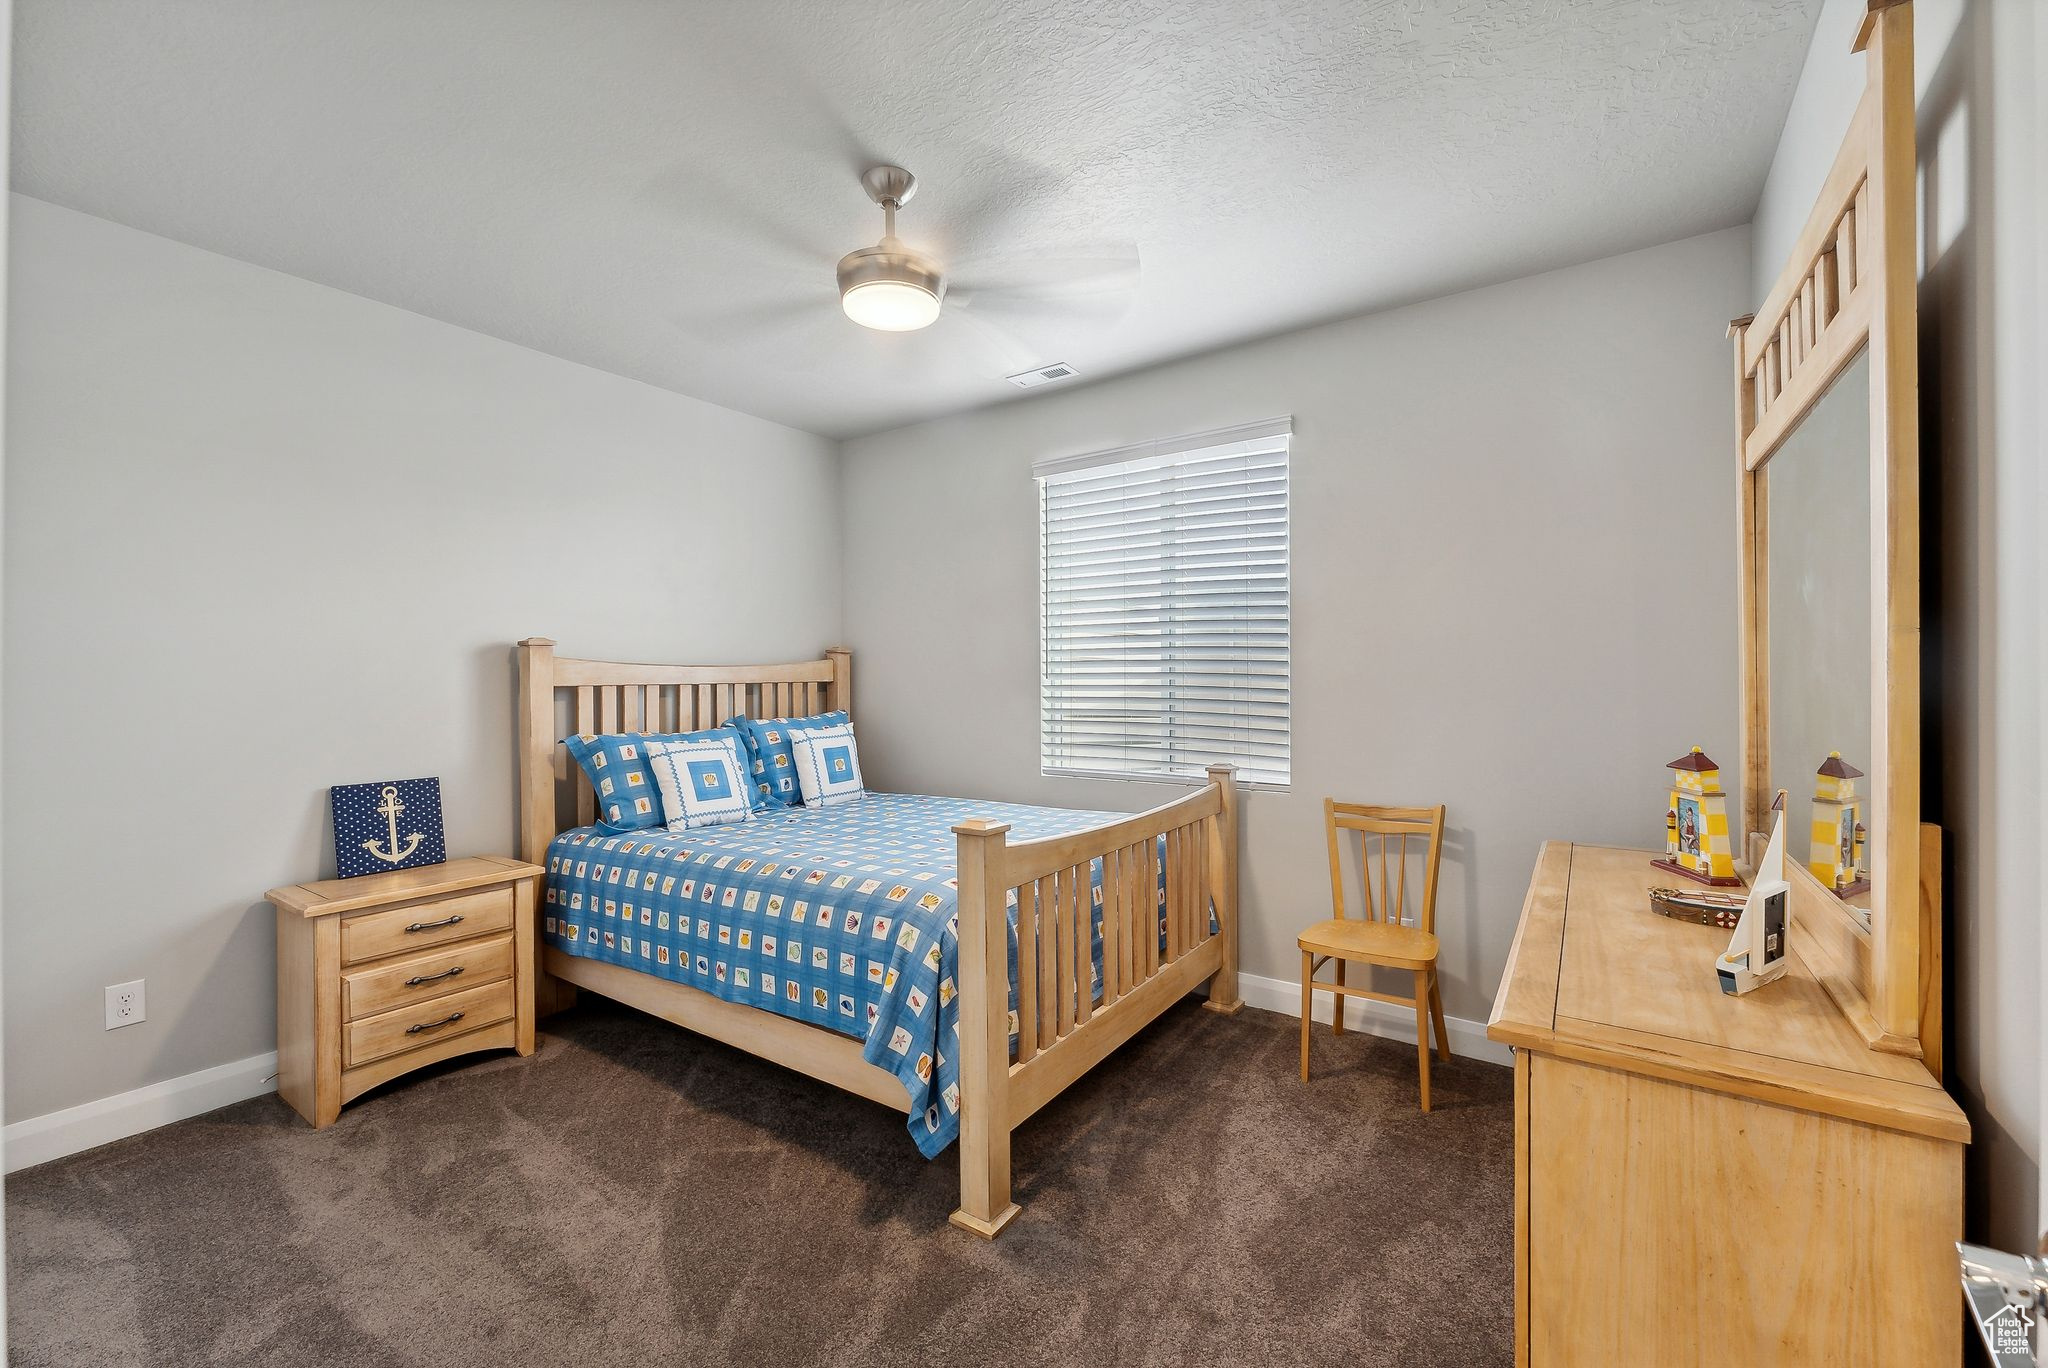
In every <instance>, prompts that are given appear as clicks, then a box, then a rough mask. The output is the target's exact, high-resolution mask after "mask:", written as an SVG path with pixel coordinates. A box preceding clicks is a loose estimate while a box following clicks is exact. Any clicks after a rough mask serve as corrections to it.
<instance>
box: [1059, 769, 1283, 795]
mask: <svg viewBox="0 0 2048 1368" xmlns="http://www.w3.org/2000/svg"><path fill="white" fill-rule="evenodd" d="M1038 772H1039V774H1040V775H1041V776H1042V777H1044V778H1047V779H1109V780H1113V781H1115V782H1117V783H1120V784H1162V785H1172V786H1174V787H1178V788H1201V787H1202V786H1203V785H1205V784H1207V783H1208V782H1209V781H1208V780H1207V779H1198V778H1195V777H1194V776H1192V775H1186V774H1120V773H1118V772H1117V771H1115V770H1086V769H1046V768H1045V767H1044V766H1042V765H1041V766H1040V767H1039V770H1038ZM1237 787H1238V789H1239V790H1240V791H1241V792H1246V793H1288V792H1291V791H1292V790H1293V788H1294V784H1293V781H1292V780H1289V781H1287V782H1285V783H1280V782H1277V781H1275V780H1271V779H1240V780H1238V781H1237Z"/></svg>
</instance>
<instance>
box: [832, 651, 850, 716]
mask: <svg viewBox="0 0 2048 1368" xmlns="http://www.w3.org/2000/svg"><path fill="white" fill-rule="evenodd" d="M825 659H827V660H829V661H831V662H832V689H831V692H830V694H829V696H828V697H827V699H826V701H825V711H826V712H843V713H847V714H849V715H851V714H852V712H853V652H852V651H850V650H848V649H847V648H846V647H844V646H827V647H826V648H825Z"/></svg>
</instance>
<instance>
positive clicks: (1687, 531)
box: [841, 229, 1749, 1019]
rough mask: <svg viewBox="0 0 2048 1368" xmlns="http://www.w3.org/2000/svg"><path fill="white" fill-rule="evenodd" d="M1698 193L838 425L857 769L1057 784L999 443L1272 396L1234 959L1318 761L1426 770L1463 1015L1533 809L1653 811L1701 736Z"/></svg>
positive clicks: (1365, 768) (1734, 250)
mask: <svg viewBox="0 0 2048 1368" xmlns="http://www.w3.org/2000/svg"><path fill="white" fill-rule="evenodd" d="M1748 281H1749V253H1748V242H1747V233H1746V232H1745V231H1744V230H1742V229H1733V230H1728V231H1725V232H1720V233H1714V234H1710V235H1707V236H1704V237H1699V238H1693V239H1690V240H1687V241H1684V242H1679V243H1673V244H1671V245H1668V246H1664V247H1658V248H1653V249H1651V250H1648V251H1643V252H1637V253H1633V254H1631V255H1628V256H1623V257H1617V258H1613V259H1609V260H1605V261H1600V262H1595V263H1593V264H1591V265H1586V266H1580V267H1574V268H1572V269H1569V270H1563V271H1557V272H1553V273H1551V274H1548V275H1542V276H1537V277H1534V278H1531V279H1526V280H1520V281H1515V282H1513V283H1510V284H1506V285H1500V286H1495V287H1492V288H1488V289H1483V290H1476V291H1473V292H1471V293H1468V294H1463V295H1457V296H1454V297H1451V298H1447V299H1440V300H1436V301H1432V302H1430V303H1426V304H1420V305H1416V306H1413V307H1410V308H1405V309H1400V310H1396V311H1393V312H1389V313H1384V314H1378V315H1373V316H1369V317H1365V318H1359V319H1353V320H1349V321H1346V322H1342V323H1336V324H1331V325H1328V326H1325V327H1320V328H1315V329H1311V330H1308V331H1304V332H1299V333H1294V334H1290V335H1288V336H1284V337H1279V338H1275V339H1271V340H1268V341H1263V342H1257V343H1253V344H1250V345H1246V346H1241V347H1236V348H1232V349H1231V350H1229V351H1226V352H1222V353H1218V354H1215V355H1212V356H1207V357H1202V358H1198V359H1195V360H1191V361H1185V362H1181V363H1177V364H1174V365H1170V366H1165V367H1161V368H1159V369H1156V370H1152V371H1148V372H1143V373H1140V374H1137V375H1133V376H1129V377H1123V378H1118V379H1114V380H1110V381H1106V382H1104V383H1102V384H1099V385H1094V386H1090V387H1087V388H1083V389H1077V390H1072V391H1068V392H1066V393H1053V394H1048V395H1045V396H1043V397H1042V398H1038V399H1035V400H1034V401H1032V402H1030V403H1027V404H1017V405H1010V406H1006V407H1002V408H997V409H993V410H987V411H984V412H980V413H973V414H966V415H961V416H957V417H952V418H946V419H940V420H937V421H933V422H929V423H924V424H920V425H917V426H914V427H909V428H905V429H901V430H899V431H895V432H889V433H884V434H880V435H877V436H872V437H866V438H861V439H857V440H854V441H852V442H849V443H848V444H847V445H846V447H845V449H844V450H845V460H844V468H843V471H842V476H841V478H842V481H843V485H844V489H845V498H846V517H845V527H846V538H847V541H846V605H847V616H846V622H847V634H848V636H849V638H850V639H851V640H852V641H853V642H854V643H855V644H856V646H858V647H859V648H860V650H861V651H862V652H863V653H864V660H865V662H866V663H865V667H864V670H863V674H862V678H861V685H860V688H861V695H860V696H861V713H862V716H861V726H862V729H863V735H864V737H865V741H866V744H865V748H864V750H863V759H864V761H865V762H866V763H867V764H868V766H869V768H870V770H871V771H872V775H871V780H872V781H873V782H875V783H876V784H877V785H878V786H881V787H891V788H903V789H915V790H919V791H924V792H934V793H953V794H963V795H982V796H988V797H993V798H1002V799H1017V800H1024V801H1033V802H1051V803H1063V804H1070V805H1075V806H1084V807H1102V808H1122V809H1131V808H1139V807H1146V806H1150V805H1152V804H1154V803H1158V802H1162V801H1165V800H1166V799H1168V798H1169V797H1171V796H1173V794H1174V792H1175V790H1173V789H1170V788H1166V787H1162V786H1156V785H1140V784H1130V783H1122V782H1116V781H1103V780H1085V779H1049V778H1045V777H1043V776H1041V775H1040V774H1039V767H1038V755H1037V726H1036V718H1037V703H1038V669H1037V650H1038V580H1037V575H1038V549H1037V506H1036V487H1035V485H1034V483H1033V481H1032V478H1031V463H1032V462H1033V461H1034V460H1035V459H1037V458H1040V457H1044V456H1052V455H1060V454H1067V453H1076V452H1085V451H1090V450H1098V449H1102V448H1107V447H1112V446H1117V445H1121V444H1124V443H1129V442H1134V441H1139V440H1143V439H1148V438H1159V437H1171V436H1174V435H1176V434H1179V433H1186V432H1194V431H1198V430H1201V429H1205V428H1211V427H1217V426H1221V425H1224V424H1228V423H1237V422H1243V421H1247V420H1250V419H1257V418H1265V417H1270V416H1272V415H1275V414H1281V413H1291V414H1292V415H1293V416H1294V421H1295V434H1296V435H1295V441H1294V461H1293V485H1292V491H1293V507H1294V515H1293V516H1294V528H1293V532H1294V551H1293V555H1294V687H1295V693H1294V710H1293V727H1294V783H1293V786H1292V789H1291V790H1290V791H1287V792H1260V793H1255V794H1253V795H1251V796H1250V798H1249V800H1248V802H1247V805H1246V835H1247V842H1248V851H1247V861H1246V865H1245V871H1244V875H1245V927H1244V967H1245V969H1246V971H1247V972H1249V973H1251V974H1257V975H1264V976H1268V977H1271V978H1275V979H1284V980H1288V981H1295V980H1297V979H1298V974H1299V959H1298V952H1297V951H1296V950H1295V949H1294V936H1295V935H1296V934H1297V933H1298V931H1299V930H1300V929H1301V927H1303V926H1304V925H1306V924H1307V923H1309V922H1311V921H1314V920H1317V919H1319V918H1322V917H1325V916H1327V915H1329V914H1328V912H1327V910H1326V909H1327V908H1328V906H1329V889H1328V880H1327V874H1326V872H1325V871H1326V864H1325V860H1324V854H1323V845H1322V840H1323V838H1322V828H1321V822H1322V813H1321V803H1322V799H1323V796H1324V795H1325V794H1334V795H1338V796H1341V797H1345V798H1351V799H1357V800H1361V801H1379V802H1396V803H1426V802H1435V801H1441V802H1444V803H1446V804H1448V805H1449V809H1450V827H1451V837H1450V841H1449V844H1448V848H1447V854H1446V857H1445V871H1444V874H1445V877H1444V885H1443V889H1442V893H1441V897H1440V903H1439V922H1440V929H1441V931H1442V933H1443V936H1444V940H1445V947H1444V971H1445V998H1446V1008H1447V1010H1448V1011H1449V1012H1450V1013H1451V1014H1452V1015H1454V1016H1463V1017H1467V1018H1473V1019H1484V1018H1485V1016H1486V1015H1487V1012H1488V1010H1489V1008H1490V1005H1491V1001H1492V996H1493V991H1494V987H1495V985H1496V983H1497V982H1498V979H1499V975H1500V971H1501V967H1502V964H1503V963H1504V961H1505V958H1506V955H1507V948H1508V943H1509V941H1510V939H1511V938H1512V936H1513V934H1514V927H1515V922H1516V918H1517V914H1518V912H1519V910H1520V907H1521V902H1522V894H1523V891H1524V888H1525V886H1526V884H1527V882H1528V878H1529V873H1530V869H1531V866H1532V864H1533V862H1534V860H1535V857H1536V851H1537V847H1538V846H1539V844H1540V843H1541V842H1542V841H1544V840H1546V839H1549V838H1553V837H1569V838H1573V839H1577V840H1581V841H1608V842H1629V843H1634V844H1639V845H1649V844H1651V843H1661V842H1662V840H1663V824H1662V813H1663V808H1662V805H1661V789H1662V785H1663V781H1664V779H1665V778H1666V777H1667V776H1666V773H1665V771H1664V769H1663V765H1664V762H1665V761H1667V760H1669V759H1671V758H1672V757H1673V756H1674V755H1677V754H1678V753H1680V752H1681V751H1683V750H1684V749H1685V748H1686V747H1687V746H1688V745H1693V744H1698V745H1703V746H1705V747H1706V748H1707V750H1708V751H1709V753H1710V754H1715V755H1717V756H1719V757H1720V758H1722V759H1724V761H1726V762H1727V763H1731V764H1732V763H1733V759H1732V757H1733V754H1734V736H1735V670H1734V661H1733V654H1732V643H1733V641H1734V639H1735V592H1734V568H1733V565H1732V561H1731V559H1730V552H1731V548H1732V547H1733V545H1734V538H1735V529H1734V517H1735V510H1734V496H1733V482H1732V475H1731V469H1732V466H1731V462H1732V461H1733V459H1734V458H1733V455H1732V450H1733V445H1732V444H1733V440H1734V439H1733V427H1734V410H1733V406H1732V401H1731V399H1730V398H1729V393H1728V365H1729V362H1728V351H1727V343H1726V341H1725V340H1724V332H1725V330H1726V327H1727V323H1728V320H1729V319H1730V318H1731V317H1733V316H1735V315H1736V314H1739V313H1741V312H1743V304H1744V299H1745V297H1746V295H1747V287H1748Z"/></svg>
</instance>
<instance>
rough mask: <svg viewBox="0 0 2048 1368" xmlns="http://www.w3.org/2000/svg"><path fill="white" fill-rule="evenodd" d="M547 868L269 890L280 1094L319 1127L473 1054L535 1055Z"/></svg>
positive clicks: (498, 864)
mask: <svg viewBox="0 0 2048 1368" xmlns="http://www.w3.org/2000/svg"><path fill="white" fill-rule="evenodd" d="M542 873H543V871H542V869H541V868H540V866H539V865H530V864H523V863H521V862H520V861H518V860H508V859H504V858H502V857H500V856H496V855H484V856H480V857H477V858H474V859H467V860H450V861H449V862H448V863H446V864H438V865H422V866H420V867H419V868H417V869H403V870H398V871H395V872H393V873H390V874H366V875H363V876H361V877H359V878H354V879H328V880H325V881H323V882H321V883H308V884H293V885H292V886H291V887H289V888H273V889H271V890H270V891H269V892H268V893H266V894H264V895H263V896H264V897H266V898H268V899H269V900H270V901H271V903H272V904H273V905H274V906H275V907H276V908H277V1091H278V1093H279V1095H280V1096H282V1097H283V1098H284V1100H285V1101H287V1102H289V1103H291V1105H292V1109H293V1110H294V1111H296V1112H298V1114H299V1115H301V1116H303V1117H305V1118H306V1120H308V1121H310V1122H312V1123H313V1125H314V1127H315V1128H318V1127H321V1126H331V1125H333V1124H334V1119H335V1118H336V1117H337V1116H339V1115H340V1114H341V1106H342V1103H344V1102H347V1101H349V1100H351V1099H353V1098H356V1097H359V1096H361V1095H362V1094H363V1093H365V1092H367V1091H369V1090H370V1089H371V1088H374V1087H376V1086H377V1085H378V1084H379V1083H386V1082H389V1081H390V1080H391V1079H394V1078H396V1077H398V1076H399V1075H400V1074H404V1073H410V1072H411V1071H412V1070H414V1069H417V1068H419V1067H421V1066H422V1065H426V1064H432V1063H434V1062H436V1061H437V1060H442V1059H450V1058H453V1057H454V1056H456V1055H460V1054H468V1053H470V1052H471V1051H474V1050H503V1049H513V1050H517V1051H519V1053H520V1054H523V1055H530V1054H532V1053H533V970H534V944H533V931H534V927H533V921H534V897H535V895H536V892H537V890H538V889H539V887H540V876H541V874H542Z"/></svg>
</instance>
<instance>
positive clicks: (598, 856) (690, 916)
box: [544, 793, 1124, 1158]
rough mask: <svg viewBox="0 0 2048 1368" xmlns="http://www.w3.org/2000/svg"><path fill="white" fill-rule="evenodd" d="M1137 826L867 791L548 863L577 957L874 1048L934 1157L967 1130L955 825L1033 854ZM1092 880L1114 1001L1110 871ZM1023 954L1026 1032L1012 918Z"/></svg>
mask: <svg viewBox="0 0 2048 1368" xmlns="http://www.w3.org/2000/svg"><path fill="white" fill-rule="evenodd" d="M1122 815H1124V814H1121V813H1111V812H1081V811H1075V810H1072V809H1066V808H1042V807H1024V806H1019V805H1016V804H1008V803H988V802H982V801H979V800H967V799H961V798H931V797H925V796H922V795H918V794H902V793H870V794H868V795H866V796H865V797H864V798H862V799H861V800H860V801H859V802H857V803H845V804H841V805H839V806H836V807H828V808H787V809H771V810H769V811H768V812H764V813H757V814H755V816H754V818H753V820H752V821H749V822H744V823H738V824H735V825H731V826H714V827H705V828H702V829H700V830H697V831H692V832H688V833H685V834H681V835H671V834H670V833H668V832H666V831H660V830H656V831H652V832H634V833H632V834H630V835H624V836H612V835H607V834H606V833H605V832H604V831H603V830H602V829H600V828H598V827H577V828H574V829H573V830H570V831H565V832H563V833H562V834H561V835H559V836H557V837H556V838H555V839H554V842H553V844H551V845H550V846H549V847H548V888H547V907H546V912H545V921H544V931H545V935H546V937H547V940H548V942H549V943H550V944H552V945H554V946H556V947H557V948H559V949H561V950H564V951H566V952H567V953H569V954H572V955H581V956H583V957H585V958H587V959H596V960H604V961H606V962H608V963H612V964H621V965H625V966H627V967H628V968H632V969H638V970H640V971H641V972H643V973H648V974H653V975H655V976H656V977H658V978H665V979H672V980H674V981H675V982H677V983H685V984H688V985H689V986H690V987H692V988H698V989H701V990H703V991H704V992H707V993H710V994H712V995H714V996H716V997H720V998H723V999H725V1000H726V1001H728V1002H738V1003H744V1004H746V1005H748V1006H751V1007H761V1008H765V1009H767V1010H769V1011H772V1012H778V1013H780V1014H781V1015H783V1016H787V1017H794V1018H796V1019H797V1020H798V1021H804V1022H808V1023H810V1024H811V1025H813V1026H823V1027H825V1028H827V1029H828V1030H833V1031H837V1032H839V1033H840V1034H842V1035H847V1036H851V1037H852V1038H854V1039H855V1040H860V1041H863V1042H865V1047H864V1049H863V1051H862V1054H863V1056H864V1057H865V1058H866V1059H867V1061H868V1062H869V1063H870V1064H874V1065H877V1066H879V1067H880V1068H882V1069H885V1070H887V1071H888V1072H889V1073H892V1074H894V1075H895V1076H896V1077H897V1078H899V1079H901V1080H902V1081H903V1086H904V1088H905V1089H907V1090H908V1092H909V1094H910V1103H911V1106H910V1134H911V1137H912V1138H913V1139H914V1140H916V1142H917V1147H918V1149H919V1150H920V1151H921V1152H923V1154H924V1155H925V1157H926V1158H931V1157H932V1156H934V1155H937V1154H938V1153H939V1152H940V1151H941V1150H943V1149H945V1147H946V1146H947V1145H949V1144H951V1143H952V1142H953V1139H954V1137H955V1136H956V1135H958V1134H959V1131H960V1083H959V1077H960V1066H959V1062H958V1057H957V1056H958V1051H957V1049H956V1048H955V1047H956V1044H957V1041H958V1039H959V1031H960V1011H959V1005H958V1003H957V1002H956V1001H955V991H954V986H953V985H954V981H955V980H954V975H955V973H956V966H957V964H958V959H959V947H958V940H957V937H956V927H955V924H954V915H953V914H954V905H955V892H956V884H955V881H954V860H955V857H956V843H955V837H954V835H953V831H952V828H953V826H954V825H955V824H956V823H959V822H963V821H966V820H967V819H969V818H972V817H985V818H988V819H990V820H992V821H998V822H1008V823H1009V824H1010V839H1011V840H1012V841H1028V840H1036V839H1038V838H1039V837H1043V836H1063V835H1067V834H1069V833H1072V832H1076V831H1081V830H1085V829H1086V828H1088V827H1092V826H1098V825H1101V824H1102V823H1104V822H1108V821H1113V820H1116V819H1117V818H1119V817H1121V816H1122ZM1095 878H1096V882H1097V887H1096V891H1095V896H1094V897H1093V898H1092V899H1091V900H1090V901H1091V903H1092V904H1093V906H1094V922H1095V924H1094V935H1093V947H1094V948H1093V953H1092V955H1091V957H1090V958H1091V959H1092V961H1093V968H1094V981H1095V983H1096V984H1097V985H1098V986H1097V989H1096V992H1095V995H1096V996H1098V997H1099V996H1100V988H1099V985H1100V982H1101V973H1102V926H1101V888H1100V881H1101V866H1100V864H1099V863H1098V864H1097V866H1096V871H1095ZM1009 941H1010V1008H1011V1017H1010V1025H1011V1028H1012V1032H1013V1033H1014V1031H1015V1027H1016V1020H1017V1019H1016V1015H1015V1012H1016V1005H1017V1003H1016V996H1017V995H1016V982H1017V933H1016V910H1015V908H1014V907H1012V908H1011V910H1010V935H1009Z"/></svg>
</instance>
